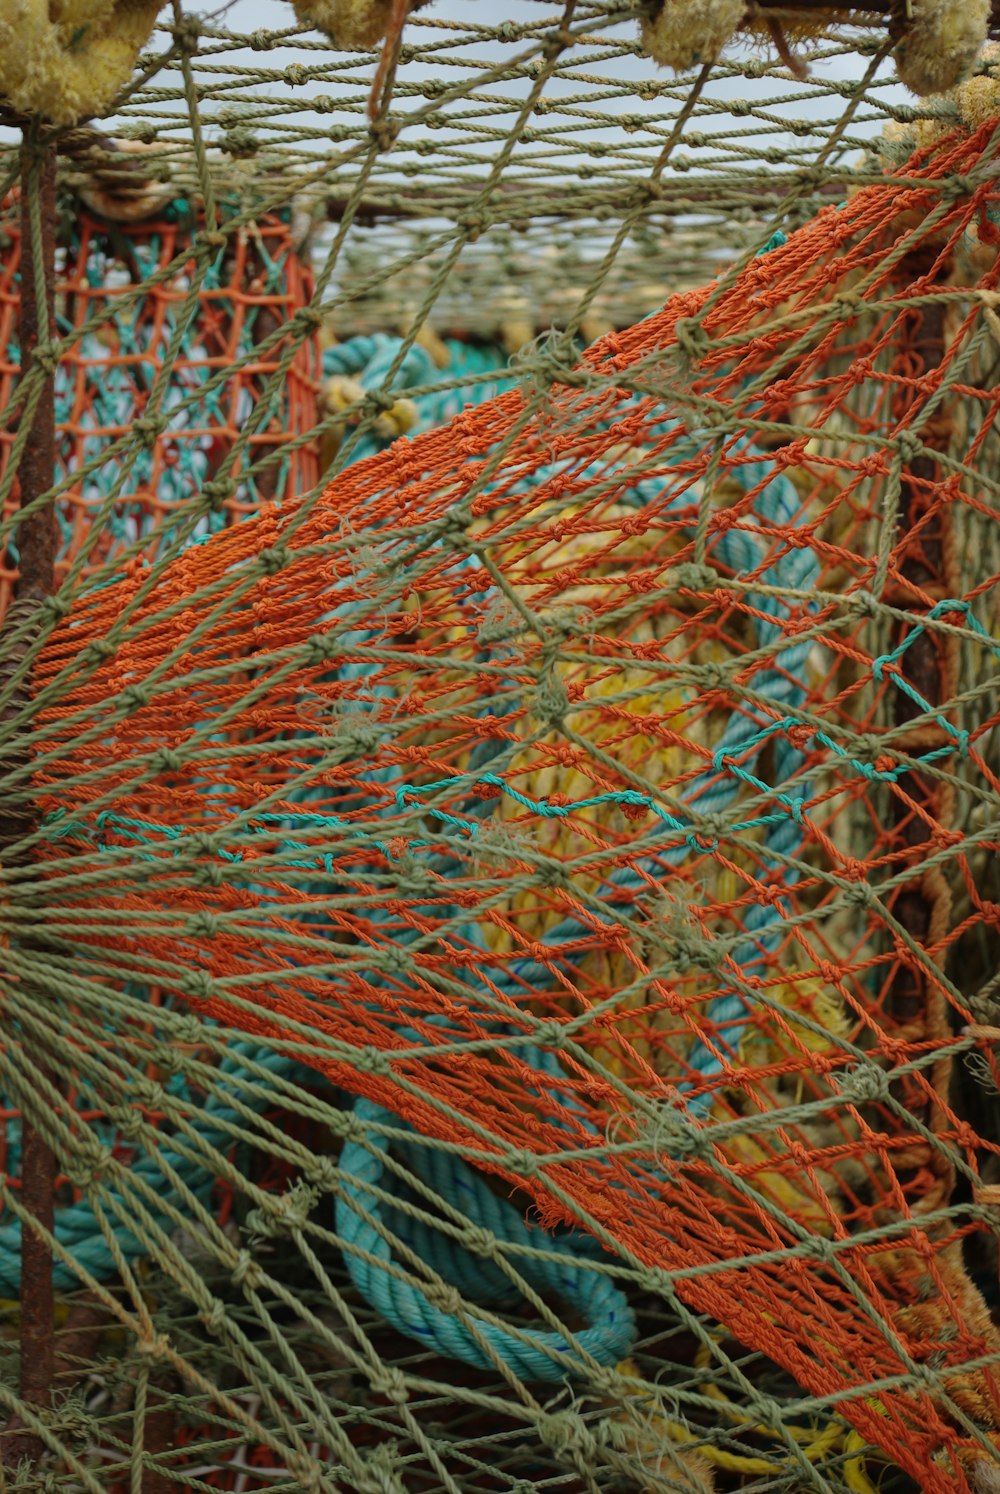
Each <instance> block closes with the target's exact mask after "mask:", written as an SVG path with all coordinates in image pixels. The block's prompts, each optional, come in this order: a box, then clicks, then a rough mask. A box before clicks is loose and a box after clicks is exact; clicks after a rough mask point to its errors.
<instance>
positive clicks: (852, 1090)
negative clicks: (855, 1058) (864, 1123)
mask: <svg viewBox="0 0 1000 1494" xmlns="http://www.w3.org/2000/svg"><path fill="white" fill-rule="evenodd" d="M837 1087H838V1089H839V1090H840V1093H841V1095H842V1096H843V1097H844V1099H845V1100H846V1101H847V1103H848V1104H849V1105H873V1104H876V1103H877V1102H879V1101H882V1100H886V1099H888V1097H889V1076H888V1075H887V1074H886V1073H885V1070H884V1069H880V1068H879V1067H878V1066H877V1065H876V1064H873V1063H866V1064H857V1065H856V1066H855V1067H854V1068H850V1069H843V1070H842V1071H841V1073H840V1074H839V1075H838V1077H837Z"/></svg>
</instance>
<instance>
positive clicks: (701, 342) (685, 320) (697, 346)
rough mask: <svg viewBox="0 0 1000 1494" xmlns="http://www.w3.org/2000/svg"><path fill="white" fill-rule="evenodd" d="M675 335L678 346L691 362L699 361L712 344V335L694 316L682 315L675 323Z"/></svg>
mask: <svg viewBox="0 0 1000 1494" xmlns="http://www.w3.org/2000/svg"><path fill="white" fill-rule="evenodd" d="M674 337H675V338H676V340H677V346H678V347H679V348H680V350H681V352H682V353H683V354H684V356H685V357H686V358H687V359H688V360H689V361H690V362H691V363H697V362H698V360H699V359H700V358H704V356H705V354H706V353H707V352H708V350H709V348H710V347H711V346H712V339H711V337H710V336H709V335H708V333H707V332H706V331H705V328H704V327H703V326H702V324H701V322H699V321H698V320H697V319H696V318H695V317H693V316H682V317H680V318H679V319H678V321H677V322H675V323H674Z"/></svg>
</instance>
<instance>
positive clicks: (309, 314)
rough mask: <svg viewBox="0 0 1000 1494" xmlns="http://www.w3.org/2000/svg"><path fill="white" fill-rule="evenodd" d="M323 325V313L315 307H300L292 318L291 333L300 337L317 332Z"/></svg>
mask: <svg viewBox="0 0 1000 1494" xmlns="http://www.w3.org/2000/svg"><path fill="white" fill-rule="evenodd" d="M322 325H323V313H322V312H321V311H320V310H319V309H318V308H317V307H315V306H300V307H299V309H298V311H297V312H296V313H295V315H294V316H293V317H292V331H293V332H295V333H298V334H299V335H300V336H308V334H309V333H310V332H318V331H319V329H320V327H322Z"/></svg>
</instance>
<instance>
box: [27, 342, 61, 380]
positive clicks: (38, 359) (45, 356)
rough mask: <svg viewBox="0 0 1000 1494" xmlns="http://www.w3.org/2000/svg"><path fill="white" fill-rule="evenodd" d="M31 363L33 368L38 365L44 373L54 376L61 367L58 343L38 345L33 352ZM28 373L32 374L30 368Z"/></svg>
mask: <svg viewBox="0 0 1000 1494" xmlns="http://www.w3.org/2000/svg"><path fill="white" fill-rule="evenodd" d="M31 363H32V366H34V365H35V364H36V363H37V365H38V367H39V368H40V369H41V370H42V371H43V373H46V374H54V373H55V371H56V369H57V368H58V367H59V344H58V343H57V342H40V343H38V345H37V346H36V347H35V348H34V349H33V351H32V354H31ZM28 372H29V373H30V372H31V369H30V368H29V370H28Z"/></svg>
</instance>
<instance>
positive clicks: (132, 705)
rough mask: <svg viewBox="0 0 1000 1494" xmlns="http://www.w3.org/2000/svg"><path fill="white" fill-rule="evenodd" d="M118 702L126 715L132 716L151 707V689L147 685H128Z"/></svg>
mask: <svg viewBox="0 0 1000 1494" xmlns="http://www.w3.org/2000/svg"><path fill="white" fill-rule="evenodd" d="M118 700H119V702H120V704H121V706H122V708H123V710H124V711H125V713H126V715H128V716H131V715H132V714H133V713H134V712H135V711H141V710H142V708H143V706H147V705H149V689H148V687H147V686H146V685H126V686H125V688H124V690H123V691H122V692H121V694H120V695H119V697H118Z"/></svg>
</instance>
